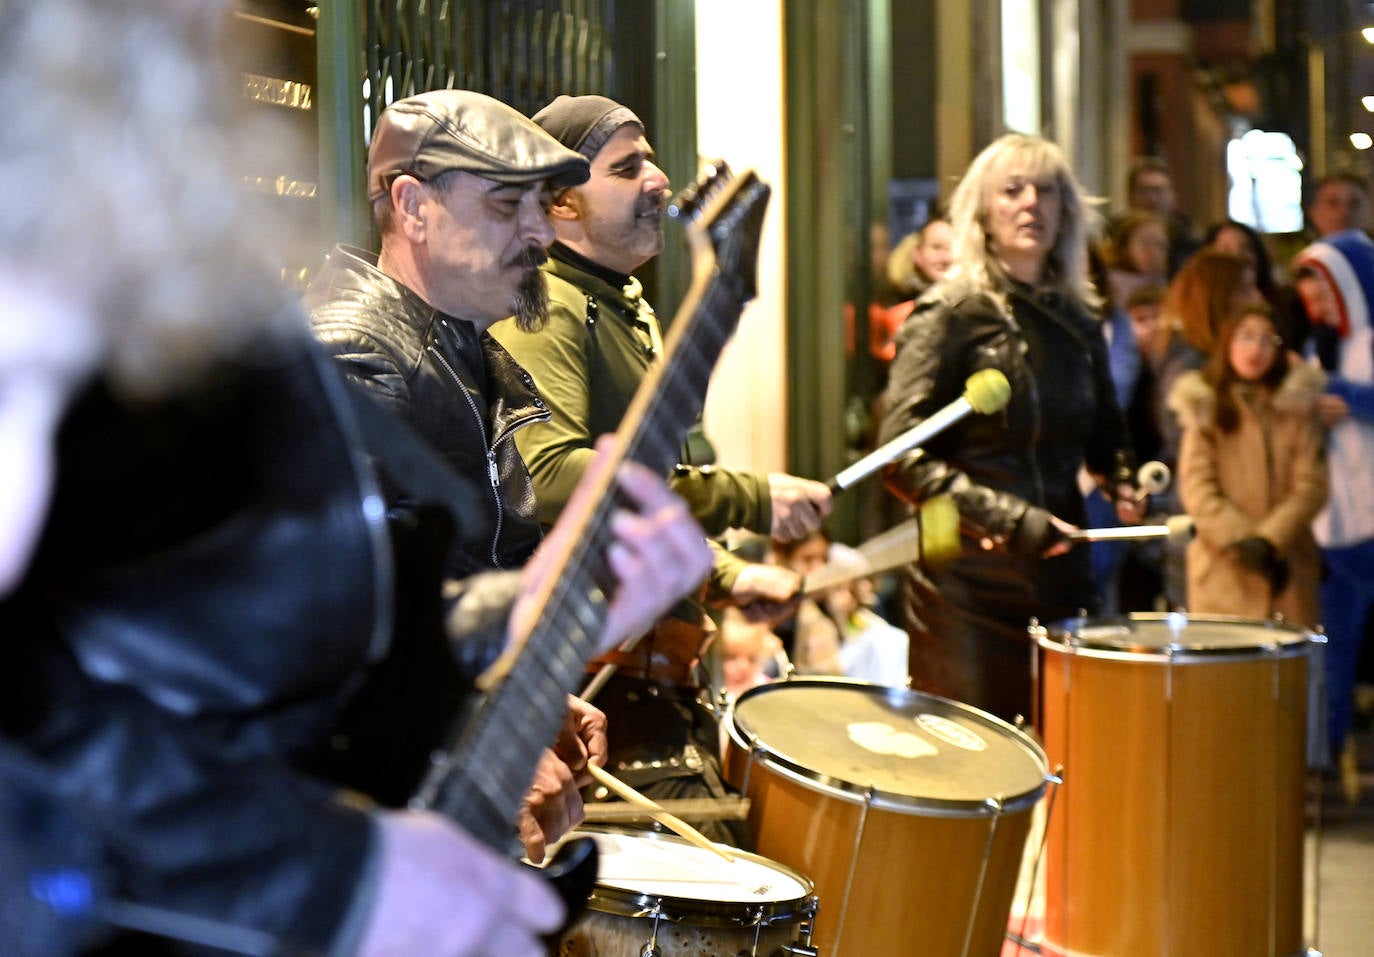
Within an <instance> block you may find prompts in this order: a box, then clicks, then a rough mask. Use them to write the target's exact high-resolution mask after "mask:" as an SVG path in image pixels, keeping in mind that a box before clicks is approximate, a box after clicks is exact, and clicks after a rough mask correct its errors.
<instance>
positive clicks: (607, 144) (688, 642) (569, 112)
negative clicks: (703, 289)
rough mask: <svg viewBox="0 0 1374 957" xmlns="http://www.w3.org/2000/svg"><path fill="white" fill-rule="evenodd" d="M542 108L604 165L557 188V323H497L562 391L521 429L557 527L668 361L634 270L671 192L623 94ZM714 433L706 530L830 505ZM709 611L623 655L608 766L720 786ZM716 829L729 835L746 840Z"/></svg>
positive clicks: (689, 784) (663, 788)
mask: <svg viewBox="0 0 1374 957" xmlns="http://www.w3.org/2000/svg"><path fill="white" fill-rule="evenodd" d="M533 120H534V122H535V123H537V124H538V125H539V126H540V127H542V128H543V129H544V130H545V131H547V132H548V133H549V134H550V135H551V136H553V137H554V138H555V139H556V140H557V141H558V142H559V143H561V144H562V145H563V146H565V147H567V148H568V149H570V150H573V151H575V152H576V153H577V154H579V155H581V156H582V157H584V158H585V159H587V160H588V161H589V162H590V164H591V174H590V178H589V179H588V180H587V181H586V182H585V183H576V184H571V185H569V186H567V187H564V188H561V189H558V190H556V191H555V193H554V195H553V198H552V203H551V205H550V207H549V216H550V218H551V219H552V222H553V228H554V231H555V233H556V234H557V237H558V239H557V242H555V243H554V244H553V245H552V246H551V247H550V250H549V257H550V258H549V261H548V263H547V264H546V266H545V272H546V274H547V275H548V281H549V324H548V327H547V328H545V329H544V330H542V331H540V332H538V333H532V332H530V331H529V330H528V329H527V328H526V327H524V326H522V325H521V323H520V322H519V317H518V316H517V317H516V318H514V319H509V320H506V321H503V322H501V323H499V324H498V325H497V326H495V327H493V333H494V334H495V335H496V337H497V338H498V339H499V340H500V341H501V344H502V345H503V346H505V347H506V348H507V349H508V350H510V353H511V354H512V355H514V356H515V357H516V359H517V360H518V361H519V362H520V364H521V365H522V366H524V367H525V368H526V369H528V370H529V371H530V373H531V374H532V375H533V376H534V379H535V384H536V385H537V387H538V389H539V391H540V393H541V394H542V395H543V397H544V399H545V401H546V402H547V403H548V405H549V410H550V413H551V417H550V419H549V420H548V421H546V422H541V423H539V424H537V425H534V426H532V427H531V428H529V429H526V430H524V431H523V432H521V434H520V435H519V436H518V437H517V439H516V441H517V443H518V444H519V446H520V451H521V453H522V454H523V455H524V458H525V461H526V463H528V465H529V468H530V473H531V474H532V475H533V477H534V484H535V490H536V493H537V497H538V501H539V518H540V520H541V521H542V522H543V523H545V524H546V525H547V524H549V523H551V522H553V521H554V519H555V518H557V516H558V514H559V512H560V511H561V510H562V508H563V506H564V505H565V504H566V502H567V500H568V497H569V494H570V492H571V490H572V488H573V487H574V486H575V485H576V484H577V480H578V478H579V477H580V476H581V474H582V472H583V470H584V469H585V468H586V463H587V460H588V459H589V458H590V456H591V454H592V443H593V441H594V440H595V439H596V437H597V436H598V435H601V434H603V433H606V432H613V431H615V430H616V428H617V427H618V426H619V425H620V421H621V419H622V418H623V417H624V415H625V412H626V410H627V409H628V408H629V406H630V403H631V401H632V400H633V398H634V395H635V392H636V391H637V390H638V388H639V384H640V382H641V381H642V380H643V379H644V378H645V376H646V375H647V374H648V372H649V370H650V368H651V367H652V365H653V364H654V363H656V362H658V361H660V357H661V355H662V351H663V348H662V347H663V343H662V337H661V332H660V326H659V321H658V317H657V316H656V315H655V313H654V309H653V307H652V306H650V305H649V303H648V302H647V301H646V300H645V299H644V296H643V287H642V285H641V284H640V281H639V280H638V279H637V278H635V276H634V275H633V273H634V271H635V270H636V269H639V268H640V267H642V266H643V265H644V264H645V263H647V262H649V260H651V259H653V258H654V257H655V256H657V255H658V254H659V253H660V252H661V251H662V250H663V232H662V220H663V214H664V210H665V208H666V206H667V202H668V197H669V192H668V177H667V176H666V175H665V174H664V172H663V171H662V170H661V169H660V168H659V167H658V165H657V164H656V163H655V159H656V157H655V154H654V150H653V147H652V146H651V145H650V144H649V140H648V137H647V134H646V132H645V128H644V124H643V122H641V120H640V119H639V117H638V116H636V115H635V114H634V113H633V112H632V111H631V110H629V109H628V108H627V107H625V106H623V105H621V104H620V103H617V102H615V101H614V100H611V99H608V98H606V97H604V96H559V97H558V98H556V99H555V100H554V101H553V102H552V103H550V104H549V105H548V106H546V107H544V108H543V109H542V110H540V111H539V112H538V113H536V114H534V117H533ZM704 445H705V442H704V439H703V440H702V441H700V442H691V441H689V443H688V444H687V448H685V449H684V450H683V453H682V456H681V458H680V459H679V461H680V462H681V463H683V464H680V465H678V466H677V467H676V468H675V470H674V473H673V474H672V475H671V476H669V477H668V483H669V487H670V488H672V489H673V490H674V491H675V492H677V493H678V494H679V495H681V496H682V497H683V499H684V500H685V501H686V502H687V504H688V506H689V507H690V508H691V511H692V514H693V516H694V517H695V518H696V519H697V521H699V522H700V523H701V525H702V528H703V529H705V531H706V532H707V534H710V535H717V534H721V533H723V532H725V531H726V530H727V529H730V528H741V529H747V530H749V531H752V532H756V533H761V534H765V535H771V536H772V537H774V538H779V539H782V540H793V539H797V538H800V537H802V536H804V535H806V534H808V533H809V532H811V531H814V530H815V529H816V528H817V527H818V526H819V524H820V522H821V521H822V520H823V519H824V518H825V516H826V515H828V514H829V512H830V508H831V497H830V492H829V490H828V489H827V488H826V486H825V485H824V484H822V483H820V482H813V481H810V480H807V479H801V478H797V477H795V476H791V475H785V474H771V475H762V474H754V473H748V472H740V471H734V470H729V469H723V468H717V467H715V465H714V463H713V462H711V457H710V454H709V450H708V452H707V456H706V457H704V458H703V456H702V455H701V447H702V446H704ZM716 557H717V560H716V566H715V572H714V574H713V575H712V577H711V580H710V583H709V585H708V589H707V598H708V600H710V601H712V603H729V604H737V605H742V606H753V607H754V609H755V610H756V611H759V612H760V613H763V612H762V609H763V608H764V607H770V606H773V605H775V604H776V603H780V602H786V601H787V600H788V599H790V598H791V597H792V595H793V593H794V592H795V591H796V585H797V578H796V576H795V575H794V574H793V573H792V572H790V571H788V570H786V569H783V568H781V567H779V566H774V565H762V564H755V563H749V562H745V561H744V560H742V559H740V558H738V557H736V556H734V555H731V554H730V553H728V552H726V551H725V550H724V549H718V550H717V552H716ZM779 607H782V606H779ZM700 617H701V612H700V610H699V609H695V608H692V609H688V608H681V609H679V612H678V614H677V616H675V617H674V618H672V619H669V620H667V621H665V622H661V623H660V624H659V625H658V626H657V627H656V628H655V629H654V630H653V631H652V632H650V634H648V635H647V636H645V637H644V638H643V639H642V640H641V641H640V642H639V645H638V646H637V647H636V648H635V649H634V650H633V651H631V652H628V653H624V654H620V655H612V656H610V657H609V659H608V662H609V663H610V664H613V665H615V666H616V668H617V669H618V670H617V673H616V676H615V677H614V678H613V679H612V680H611V682H610V683H609V684H608V685H607V687H606V689H605V691H604V692H602V693H601V694H600V696H599V697H598V698H597V699H596V702H597V705H598V707H601V708H603V709H605V710H606V711H607V714H608V716H609V718H610V721H609V725H610V727H609V735H610V739H611V741H610V764H609V767H610V768H611V769H612V770H613V771H615V773H617V774H619V775H622V776H624V777H625V778H626V779H627V780H628V781H629V782H630V783H631V784H632V785H634V786H636V787H641V788H643V789H645V790H646V792H647V793H649V794H650V795H651V796H654V797H659V798H677V797H694V796H700V795H702V794H716V795H718V794H720V793H721V791H720V789H719V787H718V781H717V780H716V771H715V766H716V760H715V757H714V753H713V752H714V750H715V744H714V742H715V737H716V729H715V726H714V721H713V719H712V717H711V715H710V714H709V713H707V712H705V711H704V710H703V709H701V708H700V707H698V700H697V698H698V694H699V693H700V690H701V689H700V686H701V684H702V681H701V679H700V676H699V674H698V673H697V668H696V660H697V657H698V655H699V654H700V651H701V637H702V636H701V632H700V631H699V630H696V629H694V628H692V627H686V626H684V624H683V622H684V619H685V620H687V621H688V622H689V623H694V622H696V621H699V620H700ZM703 788H704V790H703ZM707 828H708V834H710V835H711V836H712V837H715V838H717V839H719V840H724V841H727V842H730V843H736V844H738V843H740V841H741V839H742V838H741V835H740V834H730V833H728V832H725V831H721V830H715V829H714V828H713V827H712V825H711V824H708V825H707Z"/></svg>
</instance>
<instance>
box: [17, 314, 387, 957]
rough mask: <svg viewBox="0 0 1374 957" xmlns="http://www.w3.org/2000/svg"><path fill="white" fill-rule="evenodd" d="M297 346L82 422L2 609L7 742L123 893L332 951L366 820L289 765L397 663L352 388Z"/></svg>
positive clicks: (101, 399) (94, 391) (358, 864)
mask: <svg viewBox="0 0 1374 957" xmlns="http://www.w3.org/2000/svg"><path fill="white" fill-rule="evenodd" d="M300 335H301V341H300V342H299V343H298V344H297V348H296V349H295V350H294V352H293V354H292V355H291V356H290V357H281V356H273V355H271V353H272V351H273V350H271V349H270V348H269V347H267V346H266V345H265V344H264V346H263V347H262V353H261V354H260V355H259V356H257V357H255V359H254V364H253V366H252V367H251V368H245V367H226V368H224V369H223V370H222V371H221V372H220V373H219V374H217V375H215V376H214V377H213V378H211V379H209V380H208V382H206V383H203V384H202V385H201V386H200V387H197V388H196V389H194V390H193V391H187V392H184V393H182V394H180V395H178V396H176V397H175V398H173V399H167V400H163V401H159V402H156V403H144V404H136V403H131V402H127V401H120V400H117V399H115V398H114V397H113V396H112V395H111V394H110V393H109V392H108V390H106V389H104V388H102V387H101V386H100V385H98V384H97V385H96V386H94V387H92V388H91V389H89V390H88V391H87V392H86V393H85V394H84V395H83V396H82V397H81V398H80V399H79V400H78V402H77V403H76V404H75V405H74V407H73V408H72V409H71V410H70V412H69V413H68V416H67V418H66V420H65V422H64V425H63V427H62V430H61V433H60V437H59V444H58V473H57V487H56V491H55V494H54V498H53V501H52V506H51V511H50V518H49V521H48V524H47V527H46V529H45V531H44V534H43V537H42V540H41V542H40V545H39V549H38V551H37V553H36V555H35V558H34V560H33V562H32V563H31V565H30V567H29V570H28V572H27V574H26V578H25V580H24V581H23V582H22V583H21V584H20V586H19V587H18V589H17V590H16V591H14V592H13V593H11V595H10V596H9V597H8V598H7V599H6V600H5V601H3V602H0V731H3V733H4V734H5V736H6V737H8V738H9V739H10V740H11V741H13V742H15V744H16V746H17V747H19V748H21V749H22V750H23V751H24V752H25V753H26V754H28V755H29V756H30V757H31V758H32V759H33V760H34V762H35V763H36V764H37V765H39V766H42V767H44V768H45V769H46V770H47V772H48V773H50V774H51V775H52V782H51V783H52V786H53V788H54V790H56V791H57V792H58V793H59V794H61V795H62V796H63V797H65V798H66V799H68V800H70V801H72V802H73V804H74V805H76V806H79V807H81V808H82V809H83V810H84V811H85V812H86V813H87V814H88V816H89V817H90V818H91V819H92V820H94V821H97V822H99V824H100V825H101V826H102V827H103V828H104V829H106V830H107V832H108V834H109V836H110V840H111V843H112V844H113V845H115V846H116V847H118V848H119V849H120V851H121V852H122V853H123V854H124V855H125V859H126V861H128V862H130V868H129V874H130V875H131V876H130V877H129V880H128V882H127V884H126V885H125V886H123V887H120V888H119V891H120V893H122V894H123V895H125V896H130V897H133V898H135V899H137V900H140V901H142V902H144V903H151V904H155V905H158V906H162V907H166V908H169V909H172V910H177V911H185V912H189V913H193V914H198V915H201V916H205V917H211V918H216V919H219V920H223V921H229V922H232V923H235V924H239V925H244V926H251V927H256V928H259V929H262V930H266V931H268V932H270V933H273V934H275V935H278V936H280V937H283V938H286V939H289V940H292V941H294V942H295V943H297V944H304V945H307V946H309V947H312V948H316V949H319V950H320V951H321V952H323V951H324V950H325V949H326V948H327V947H328V945H329V943H330V941H331V940H332V939H333V937H334V935H335V933H336V931H337V930H338V928H339V925H340V923H341V922H342V921H343V919H344V916H345V915H346V914H347V913H348V911H349V908H350V905H351V904H352V902H353V900H354V898H353V893H354V888H355V886H356V885H357V884H358V882H359V875H360V873H362V872H363V870H364V861H365V860H366V858H367V855H368V854H369V852H370V844H371V836H370V833H371V831H370V825H369V822H368V819H367V818H366V817H365V816H364V815H363V814H361V813H358V812H357V811H352V810H348V809H345V808H344V807H343V806H341V805H340V804H339V803H338V802H337V801H336V800H335V798H334V794H333V790H332V789H331V788H329V787H327V786H325V785H324V784H323V783H321V782H319V781H316V780H313V779H310V778H307V777H305V776H303V775H299V774H297V773H295V772H293V771H290V770H288V768H287V762H288V761H289V760H290V759H291V758H292V757H293V756H294V755H296V754H299V753H301V752H303V751H304V750H307V749H309V748H311V747H313V746H316V745H318V744H319V743H321V742H323V741H324V740H326V739H327V738H328V735H329V732H330V729H331V727H332V725H333V722H334V719H335V716H336V714H337V711H338V708H339V706H340V704H341V702H342V699H343V689H345V688H348V687H352V686H354V685H356V683H357V680H358V679H359V677H360V676H361V675H362V673H363V672H364V669H365V668H366V667H367V666H368V664H369V662H370V661H372V660H374V659H375V658H377V657H378V656H380V655H381V654H383V652H384V651H385V650H386V648H387V644H388V641H389V635H388V625H389V622H388V614H389V600H390V599H389V595H390V581H389V558H388V555H387V545H386V531H385V525H384V523H383V521H382V519H381V517H380V513H381V510H380V509H374V510H372V512H370V513H369V511H368V510H366V509H364V507H363V502H364V496H365V495H367V494H372V495H373V497H374V498H375V497H376V496H377V493H376V492H375V491H374V492H371V493H369V492H368V491H367V482H368V481H369V480H368V478H367V475H368V472H367V470H366V463H365V462H360V461H358V460H357V458H356V456H355V453H354V452H353V451H352V449H351V447H350V443H349V442H348V441H347V438H346V436H345V434H344V433H343V432H342V431H341V426H340V424H339V420H338V418H337V415H336V410H337V405H336V400H337V398H338V390H339V389H341V383H340V382H339V381H338V380H337V379H333V378H330V376H332V371H331V370H330V369H329V367H328V366H327V364H326V363H327V360H325V359H323V358H321V357H319V356H316V355H314V354H313V346H311V345H310V344H309V342H308V339H307V337H306V336H305V335H304V332H303V331H302V332H301V334H300ZM331 387H332V390H333V392H334V395H333V397H331V395H330V391H331ZM3 949H5V948H4V947H3V945H2V944H0V950H3Z"/></svg>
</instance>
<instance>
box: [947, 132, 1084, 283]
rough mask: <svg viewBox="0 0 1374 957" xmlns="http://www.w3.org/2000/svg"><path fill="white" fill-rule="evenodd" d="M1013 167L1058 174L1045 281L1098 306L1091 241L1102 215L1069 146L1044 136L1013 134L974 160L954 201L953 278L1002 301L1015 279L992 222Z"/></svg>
mask: <svg viewBox="0 0 1374 957" xmlns="http://www.w3.org/2000/svg"><path fill="white" fill-rule="evenodd" d="M1012 166H1015V167H1016V168H1017V169H1018V171H1019V172H1021V173H1022V174H1024V175H1025V176H1027V177H1029V178H1031V179H1046V178H1052V179H1053V180H1054V181H1055V185H1056V186H1057V187H1058V189H1059V197H1060V214H1059V232H1058V233H1057V235H1056V236H1055V238H1054V246H1053V247H1052V248H1051V249H1050V253H1049V256H1048V258H1047V259H1046V261H1045V285H1046V286H1047V287H1049V288H1050V289H1052V290H1053V291H1055V292H1058V293H1060V294H1062V295H1064V296H1065V297H1067V298H1068V299H1069V300H1070V301H1072V302H1074V303H1076V304H1077V305H1078V306H1080V307H1081V308H1083V309H1085V310H1095V309H1096V308H1097V307H1098V306H1099V305H1100V304H1101V298H1100V297H1099V296H1098V293H1097V289H1096V287H1095V286H1094V285H1093V282H1092V279H1091V277H1090V275H1089V271H1088V239H1089V236H1090V234H1091V233H1092V232H1093V231H1094V227H1095V224H1096V220H1097V213H1096V211H1095V210H1094V209H1093V208H1092V205H1091V203H1092V201H1091V200H1090V199H1089V197H1088V196H1087V194H1085V193H1084V191H1083V188H1082V186H1080V185H1079V182H1078V179H1077V177H1075V176H1074V174H1073V170H1072V169H1070V168H1069V163H1068V160H1067V159H1066V158H1065V156H1064V152H1063V150H1061V149H1060V148H1059V147H1058V146H1057V145H1056V144H1054V143H1052V142H1051V141H1049V140H1047V139H1044V138H1043V137H1039V136H1026V135H1023V134H1021V133H1008V134H1007V135H1005V136H1002V137H999V138H998V139H996V140H994V141H993V142H992V143H991V144H989V145H988V146H987V148H985V149H984V150H983V151H982V152H981V153H979V154H978V155H977V156H976V157H975V158H974V160H973V162H972V163H971V164H969V168H968V172H966V173H965V174H964V178H963V179H962V180H960V181H959V185H958V186H957V187H956V188H955V190H954V195H953V197H952V198H951V199H950V221H951V223H952V224H953V226H954V267H953V269H952V270H951V273H950V275H951V277H953V276H961V277H964V278H965V279H967V280H969V281H971V282H972V283H973V284H974V285H975V286H977V287H978V288H979V289H981V290H982V291H984V292H986V293H988V294H989V295H991V296H992V297H993V298H994V299H996V300H998V301H999V302H1000V301H1002V300H1003V298H1004V295H1005V290H1006V288H1007V286H1008V284H1009V282H1010V277H1009V276H1008V274H1007V271H1006V267H1004V266H1003V265H1002V263H1001V262H1000V261H999V260H998V258H997V257H996V255H994V254H993V252H992V248H991V240H990V239H989V237H988V233H987V226H986V222H987V215H988V207H989V201H990V199H991V197H992V192H993V190H994V189H996V188H997V185H998V183H999V182H1000V180H1001V178H1002V177H1003V176H1005V175H1006V173H1007V171H1008V169H1009V168H1010V167H1012Z"/></svg>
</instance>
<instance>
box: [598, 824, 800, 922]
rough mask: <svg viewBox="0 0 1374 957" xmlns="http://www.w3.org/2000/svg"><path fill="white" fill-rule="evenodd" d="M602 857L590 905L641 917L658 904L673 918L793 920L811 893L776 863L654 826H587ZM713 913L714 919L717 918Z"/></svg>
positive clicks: (663, 911)
mask: <svg viewBox="0 0 1374 957" xmlns="http://www.w3.org/2000/svg"><path fill="white" fill-rule="evenodd" d="M577 834H586V835H588V836H590V837H592V838H593V839H594V840H595V841H596V849H597V852H598V853H599V855H600V863H599V866H598V871H597V882H596V890H595V891H594V892H593V893H592V898H591V901H590V905H589V906H590V907H591V908H592V909H593V910H597V911H602V912H605V913H611V914H623V915H627V916H640V915H642V914H644V913H645V912H646V911H648V910H651V909H655V908H657V909H659V910H661V911H662V913H663V915H664V917H665V919H667V920H669V921H684V920H685V921H689V922H691V923H693V924H698V925H701V926H711V925H712V923H713V922H714V923H719V924H720V925H729V926H737V925H739V924H740V923H741V922H744V923H746V924H748V923H752V922H753V921H754V917H755V915H760V916H761V919H760V920H759V921H758V922H759V923H762V924H769V923H773V922H776V921H787V922H791V921H793V920H796V919H798V918H800V917H801V916H803V914H804V910H805V909H806V908H807V906H808V904H809V902H810V901H811V898H812V885H811V882H810V881H809V880H807V879H806V878H805V877H803V876H802V875H801V874H798V873H797V872H796V871H794V870H791V869H790V868H787V867H784V866H783V865H781V864H779V863H777V862H776V861H771V860H769V859H768V858H766V857H761V856H759V855H757V854H750V853H747V852H745V851H740V850H737V849H735V848H727V850H729V852H730V854H731V855H732V856H733V857H734V861H727V860H725V859H724V858H723V857H721V856H720V855H718V854H715V853H713V852H711V851H709V850H707V849H706V848H703V847H697V846H696V845H695V844H690V843H688V842H687V841H685V840H683V839H682V838H679V837H676V836H674V835H667V834H659V833H656V832H652V831H618V830H614V829H610V828H604V829H603V828H580V829H578V830H577V831H575V832H574V836H576V835H577ZM713 918H714V921H713Z"/></svg>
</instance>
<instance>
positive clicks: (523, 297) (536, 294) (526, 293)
mask: <svg viewBox="0 0 1374 957" xmlns="http://www.w3.org/2000/svg"><path fill="white" fill-rule="evenodd" d="M548 258H549V257H548V254H547V253H546V252H544V250H543V249H542V248H541V247H539V246H531V247H529V248H527V249H526V250H525V251H524V252H522V253H521V254H520V255H519V256H517V257H516V260H515V261H516V264H517V265H521V266H531V267H534V268H531V269H530V270H529V271H528V272H527V273H525V277H524V278H523V279H521V280H520V285H519V286H517V287H516V289H515V302H514V303H513V304H512V305H513V307H514V309H513V311H514V313H515V327H516V328H517V329H519V330H520V331H521V332H538V331H539V330H540V329H543V328H544V326H545V325H547V324H548V321H549V284H548V282H546V281H545V279H544V271H543V270H542V269H539V268H538V267H539V266H540V265H542V264H543V263H544V262H545V261H546V260H547V259H548Z"/></svg>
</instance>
